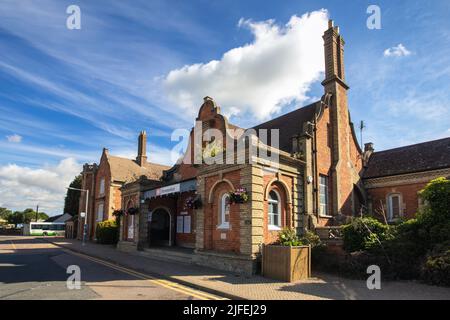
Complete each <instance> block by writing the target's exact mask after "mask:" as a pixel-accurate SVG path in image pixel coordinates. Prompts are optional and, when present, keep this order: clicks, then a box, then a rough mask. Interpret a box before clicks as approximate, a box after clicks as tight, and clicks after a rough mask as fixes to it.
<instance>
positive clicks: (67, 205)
mask: <svg viewBox="0 0 450 320" xmlns="http://www.w3.org/2000/svg"><path fill="white" fill-rule="evenodd" d="M69 186H70V187H71V188H76V189H81V175H78V176H76V177H75V179H73V181H72V182H71V183H70V185H69ZM80 194H81V192H80V191H78V190H71V189H67V193H66V198H65V199H64V213H69V214H70V215H72V216H74V215H76V214H78V207H79V204H80Z"/></svg>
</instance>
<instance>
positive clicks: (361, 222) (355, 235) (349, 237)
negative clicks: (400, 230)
mask: <svg viewBox="0 0 450 320" xmlns="http://www.w3.org/2000/svg"><path fill="white" fill-rule="evenodd" d="M369 230H370V231H369ZM342 235H343V240H344V249H345V250H346V251H347V252H353V251H360V250H371V249H377V248H379V247H380V243H379V241H380V242H383V241H385V240H386V239H389V238H390V237H391V230H390V227H389V226H388V225H385V224H383V223H381V222H380V221H378V220H377V219H374V218H370V217H365V218H355V219H353V220H352V222H351V223H350V224H347V225H345V226H343V227H342Z"/></svg>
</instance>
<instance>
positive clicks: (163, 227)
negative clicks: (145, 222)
mask: <svg viewBox="0 0 450 320" xmlns="http://www.w3.org/2000/svg"><path fill="white" fill-rule="evenodd" d="M171 220H172V218H171V215H170V213H169V212H168V211H167V210H166V209H163V208H158V209H156V210H154V211H153V212H152V220H151V222H149V231H150V232H149V241H150V246H170V245H172V234H171V232H172V230H171V225H172V221H171Z"/></svg>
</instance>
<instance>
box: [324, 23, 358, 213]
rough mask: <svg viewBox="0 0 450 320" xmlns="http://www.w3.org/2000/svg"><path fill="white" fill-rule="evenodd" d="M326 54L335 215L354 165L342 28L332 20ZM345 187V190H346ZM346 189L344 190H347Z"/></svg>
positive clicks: (326, 91) (349, 181)
mask: <svg viewBox="0 0 450 320" xmlns="http://www.w3.org/2000/svg"><path fill="white" fill-rule="evenodd" d="M323 40H324V53H325V80H323V81H322V85H323V87H324V91H325V92H324V93H325V95H328V96H330V97H331V99H330V100H329V108H330V125H331V135H332V139H331V140H332V143H331V156H332V166H331V182H332V186H331V190H332V201H331V202H332V213H333V214H340V213H341V212H342V210H343V206H344V204H345V203H346V202H347V198H348V194H347V193H348V192H349V189H350V188H351V186H352V182H351V175H349V174H347V171H348V170H347V168H348V164H349V163H351V157H350V154H349V150H350V142H349V138H348V137H349V136H350V135H351V132H350V126H349V122H350V119H349V112H348V101H347V90H348V89H349V87H348V86H347V84H346V83H345V72H344V45H345V42H344V39H343V38H342V36H341V35H340V33H339V27H337V26H335V25H334V23H333V21H332V20H329V21H328V29H327V30H326V31H325V32H324V34H323ZM343 186H345V187H343ZM344 190H345V191H344Z"/></svg>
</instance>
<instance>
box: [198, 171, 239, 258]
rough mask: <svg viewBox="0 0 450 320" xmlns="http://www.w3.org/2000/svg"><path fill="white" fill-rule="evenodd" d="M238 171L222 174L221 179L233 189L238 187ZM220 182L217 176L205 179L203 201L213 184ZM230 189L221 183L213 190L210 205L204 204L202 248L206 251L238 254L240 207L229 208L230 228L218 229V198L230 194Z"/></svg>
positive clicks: (232, 206)
mask: <svg viewBox="0 0 450 320" xmlns="http://www.w3.org/2000/svg"><path fill="white" fill-rule="evenodd" d="M240 178H241V175H240V170H236V171H232V172H228V173H225V174H223V179H227V180H229V181H230V182H231V183H232V184H233V186H234V188H238V187H239V185H240ZM219 180H221V179H220V177H219V176H213V177H207V178H205V183H206V187H205V190H206V193H207V194H206V195H205V197H204V199H208V195H209V190H211V189H212V188H213V186H214V184H215V183H216V182H217V181H219ZM230 191H231V187H230V186H229V185H228V184H227V183H226V182H221V183H220V184H218V185H217V186H216V187H215V188H214V190H213V198H212V199H213V201H212V203H205V204H204V208H203V210H204V248H205V249H206V250H218V251H231V252H236V253H239V252H240V235H239V228H240V208H239V207H240V205H239V204H231V206H230V221H229V223H230V228H229V229H218V228H217V226H218V225H219V210H220V198H221V196H222V195H223V194H224V193H225V192H230Z"/></svg>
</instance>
